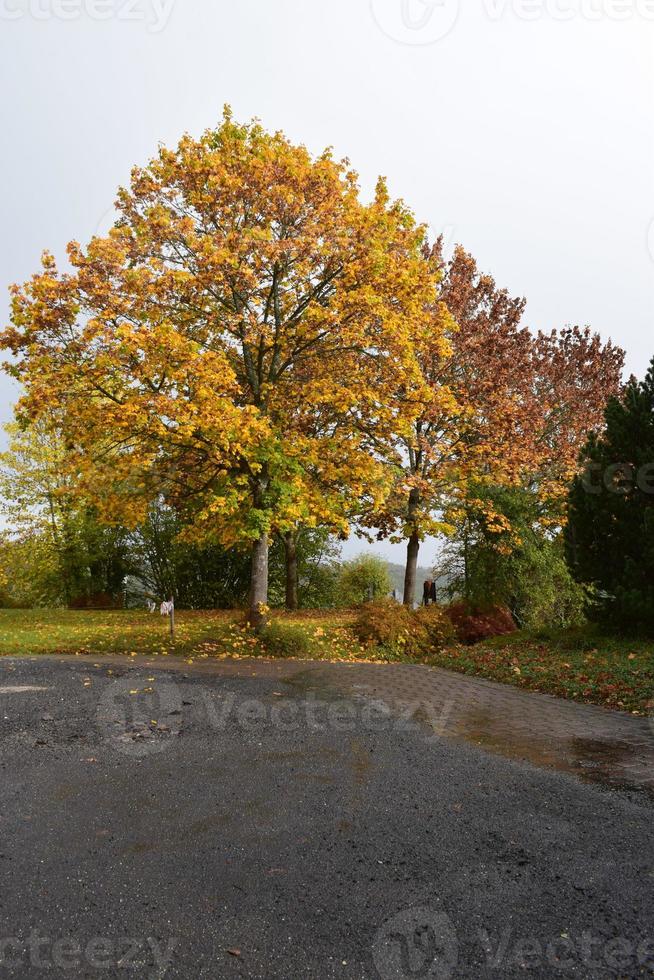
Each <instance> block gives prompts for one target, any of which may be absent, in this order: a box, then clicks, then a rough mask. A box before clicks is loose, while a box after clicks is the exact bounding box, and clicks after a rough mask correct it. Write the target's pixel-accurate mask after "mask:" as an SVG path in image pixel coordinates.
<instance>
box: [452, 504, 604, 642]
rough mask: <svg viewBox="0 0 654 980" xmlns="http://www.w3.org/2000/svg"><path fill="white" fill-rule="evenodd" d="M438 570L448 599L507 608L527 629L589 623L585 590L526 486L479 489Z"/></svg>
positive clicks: (542, 509)
mask: <svg viewBox="0 0 654 980" xmlns="http://www.w3.org/2000/svg"><path fill="white" fill-rule="evenodd" d="M436 571H437V573H438V574H439V575H441V576H443V577H444V578H445V579H446V581H447V583H448V584H447V586H446V587H445V588H444V589H443V590H441V591H442V592H444V593H445V597H447V598H451V599H454V598H456V599H463V600H464V601H465V602H466V604H467V605H468V606H469V607H470V608H471V609H484V608H489V607H492V606H498V605H501V606H506V607H508V609H510V611H511V614H512V615H513V618H514V619H515V621H516V623H517V624H518V625H519V626H521V627H526V628H540V627H549V626H570V625H575V624H578V623H580V622H582V621H583V618H584V615H583V610H584V602H585V593H584V590H583V588H582V587H581V586H579V585H578V584H577V583H576V582H575V581H574V579H573V577H572V576H571V574H570V571H569V570H568V567H567V565H566V562H565V557H564V548H563V539H562V535H561V532H560V529H559V528H558V527H556V526H554V527H552V526H551V517H550V515H548V512H547V508H546V505H545V503H544V501H543V500H541V499H540V498H539V497H538V495H537V494H536V493H535V492H533V491H531V490H527V489H525V488H520V487H498V486H495V487H493V486H483V485H482V486H479V487H478V488H476V491H475V493H474V494H472V495H471V499H470V500H469V502H468V503H467V504H466V506H465V508H464V509H463V510H462V512H461V514H460V516H459V519H458V521H457V524H456V532H455V535H454V537H453V538H452V539H451V540H450V541H449V543H448V545H447V546H446V548H445V549H444V552H443V556H442V558H441V562H440V563H439V565H438V566H437V569H436Z"/></svg>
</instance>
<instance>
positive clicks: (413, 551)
mask: <svg viewBox="0 0 654 980" xmlns="http://www.w3.org/2000/svg"><path fill="white" fill-rule="evenodd" d="M419 551H420V538H419V536H418V534H417V532H416V531H414V532H413V534H412V535H411V537H410V538H409V541H408V543H407V546H406V569H405V572H404V605H405V606H413V603H414V602H415V595H416V573H417V569H418V552H419Z"/></svg>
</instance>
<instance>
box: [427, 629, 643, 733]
mask: <svg viewBox="0 0 654 980" xmlns="http://www.w3.org/2000/svg"><path fill="white" fill-rule="evenodd" d="M429 662H430V663H432V664H434V665H437V666H440V667H446V668H447V669H449V670H456V671H459V672H460V673H464V674H475V675H476V676H478V677H486V678H488V679H489V680H494V681H500V682H502V683H504V684H513V685H515V686H516V687H522V688H526V689H528V690H531V691H542V692H544V693H546V694H554V695H556V696H557V697H561V698H569V699H570V700H573V701H581V702H584V703H588V704H600V705H604V706H605V707H609V708H617V709H619V710H621V711H630V712H633V713H634V714H648V713H649V712H651V710H652V708H654V641H652V640H643V639H630V638H627V637H618V636H606V635H603V634H602V633H601V632H599V631H598V630H597V629H595V628H593V627H584V628H581V629H570V630H558V631H556V630H548V631H541V632H528V631H522V632H519V633H513V634H511V635H510V636H502V637H496V638H495V639H493V640H488V641H486V642H484V643H478V644H476V645H475V646H472V647H463V646H453V647H450V648H448V649H446V650H443V651H441V652H439V653H437V654H435V655H433V656H432V657H430V660H429Z"/></svg>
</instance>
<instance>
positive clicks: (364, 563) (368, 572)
mask: <svg viewBox="0 0 654 980" xmlns="http://www.w3.org/2000/svg"><path fill="white" fill-rule="evenodd" d="M392 588H393V585H392V583H391V579H390V576H389V574H388V563H387V562H386V561H384V559H383V558H378V557H377V556H376V555H366V554H363V555H359V556H358V557H357V558H353V559H352V561H347V562H344V563H343V564H342V565H341V570H340V575H339V582H338V598H339V601H340V604H341V605H342V606H359V605H361V603H363V602H369V601H372V602H375V601H377V600H379V599H382V598H384V596H387V595H388V594H389V592H391V591H392Z"/></svg>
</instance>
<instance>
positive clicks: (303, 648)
mask: <svg viewBox="0 0 654 980" xmlns="http://www.w3.org/2000/svg"><path fill="white" fill-rule="evenodd" d="M260 640H261V642H262V644H263V647H264V649H265V651H266V653H268V654H269V655H270V656H271V657H282V658H283V657H300V658H302V657H306V658H310V656H311V638H310V637H309V635H308V633H307V631H306V629H304V627H302V626H295V625H293V624H291V623H280V622H276V621H275V620H273V621H272V622H271V623H269V624H268V625H267V626H266V627H265V629H264V630H263V632H262V633H261V636H260Z"/></svg>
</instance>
